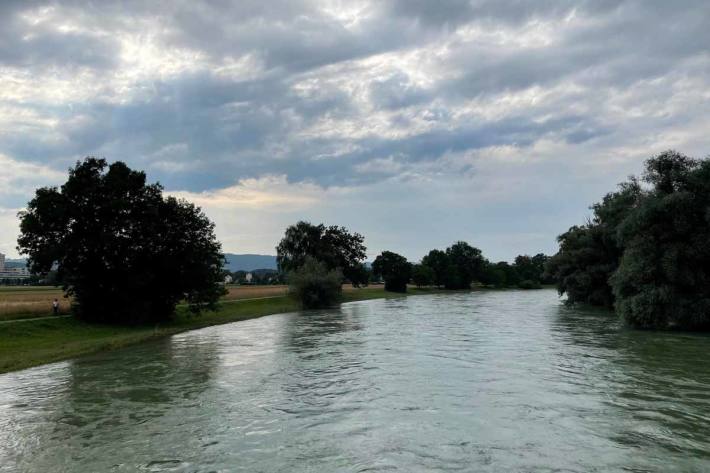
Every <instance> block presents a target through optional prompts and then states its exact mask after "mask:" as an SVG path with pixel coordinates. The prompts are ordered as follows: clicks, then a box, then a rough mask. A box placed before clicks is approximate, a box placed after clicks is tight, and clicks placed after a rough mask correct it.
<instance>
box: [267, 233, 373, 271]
mask: <svg viewBox="0 0 710 473" xmlns="http://www.w3.org/2000/svg"><path fill="white" fill-rule="evenodd" d="M364 241H365V238H364V237H363V236H362V235H360V234H359V233H350V232H349V231H348V229H347V228H345V227H338V226H335V225H332V226H329V227H326V226H325V225H323V224H319V225H313V224H311V223H309V222H304V221H300V222H298V223H296V224H295V225H291V226H289V227H288V228H287V229H286V232H285V234H284V237H283V238H282V239H281V241H280V242H279V244H278V246H277V247H276V261H277V263H278V266H279V269H280V270H281V271H284V272H289V271H293V270H295V269H297V268H300V267H301V266H303V264H304V263H305V261H306V258H307V257H309V256H310V257H312V258H314V259H316V260H317V261H320V262H321V263H323V264H324V265H325V266H326V267H327V268H328V269H340V270H341V271H342V273H343V275H344V276H345V278H347V279H348V280H349V281H351V282H353V284H355V285H358V284H363V283H365V282H366V281H363V280H362V279H363V278H364V274H365V273H364V272H363V268H362V262H363V260H364V259H365V250H366V248H365V245H364Z"/></svg>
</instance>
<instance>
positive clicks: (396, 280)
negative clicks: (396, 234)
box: [372, 251, 412, 292]
mask: <svg viewBox="0 0 710 473" xmlns="http://www.w3.org/2000/svg"><path fill="white" fill-rule="evenodd" d="M372 272H373V273H374V274H376V275H379V276H382V279H384V280H385V291H391V292H407V283H408V282H409V280H410V279H411V277H412V265H411V263H409V262H408V261H407V258H405V257H404V256H401V255H398V254H397V253H393V252H391V251H383V252H382V254H381V255H379V256H378V257H377V258H375V261H374V262H373V263H372Z"/></svg>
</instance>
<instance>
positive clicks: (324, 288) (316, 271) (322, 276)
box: [287, 256, 343, 309]
mask: <svg viewBox="0 0 710 473" xmlns="http://www.w3.org/2000/svg"><path fill="white" fill-rule="evenodd" d="M287 280H288V284H289V291H290V292H291V294H292V295H293V296H294V297H295V298H296V299H297V300H298V301H299V302H300V303H301V306H302V307H303V308H305V309H319V308H324V307H330V306H333V305H334V304H336V303H338V302H339V301H340V299H341V297H342V280H343V274H342V273H341V272H340V270H339V269H329V268H328V266H327V265H326V264H325V263H322V262H320V261H318V260H316V259H315V258H313V257H311V256H306V257H305V259H304V260H303V264H302V265H301V266H299V267H298V268H296V269H294V270H293V271H291V272H289V273H288V277H287Z"/></svg>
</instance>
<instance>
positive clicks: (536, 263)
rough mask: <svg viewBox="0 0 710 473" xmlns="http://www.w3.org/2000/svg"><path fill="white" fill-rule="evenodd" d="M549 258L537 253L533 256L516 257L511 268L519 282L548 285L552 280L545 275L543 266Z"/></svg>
mask: <svg viewBox="0 0 710 473" xmlns="http://www.w3.org/2000/svg"><path fill="white" fill-rule="evenodd" d="M549 259H550V257H549V256H547V255H545V254H543V253H538V254H536V255H535V256H529V255H518V256H516V257H515V263H514V264H513V268H514V270H515V272H516V273H517V276H518V278H519V279H520V280H521V281H526V280H527V281H533V282H535V283H537V285H538V286H539V285H540V284H550V283H552V282H553V280H552V279H551V278H550V276H549V275H546V274H545V264H546V263H547V261H548V260H549Z"/></svg>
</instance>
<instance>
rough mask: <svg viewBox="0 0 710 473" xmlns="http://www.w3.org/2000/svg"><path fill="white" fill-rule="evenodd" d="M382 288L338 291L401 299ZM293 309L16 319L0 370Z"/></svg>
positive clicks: (260, 302) (232, 304) (2, 347)
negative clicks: (160, 319)
mask: <svg viewBox="0 0 710 473" xmlns="http://www.w3.org/2000/svg"><path fill="white" fill-rule="evenodd" d="M409 291H410V292H409V293H407V294H410V295H414V294H430V293H434V292H444V291H438V290H435V289H409ZM407 294H398V293H392V292H386V291H385V290H384V289H382V288H362V289H356V290H349V291H345V292H343V302H352V301H360V300H367V299H378V298H388V297H403V296H406V295H407ZM295 310H299V306H298V304H297V303H296V302H295V301H294V300H293V299H291V298H289V297H288V296H270V297H265V298H258V299H248V300H231V301H224V302H223V303H222V304H221V306H220V308H219V309H218V310H217V311H216V312H205V313H203V314H202V315H199V316H194V315H191V314H190V313H189V312H188V311H187V309H186V308H185V307H179V308H178V310H177V315H176V317H175V319H174V320H173V321H172V322H169V323H165V324H159V325H156V326H150V327H146V326H139V327H114V326H106V325H97V324H89V323H86V322H82V321H79V320H76V319H74V318H73V317H58V318H47V319H42V320H32V321H17V322H16V323H7V324H3V325H2V327H1V328H0V373H6V372H9V371H16V370H20V369H24V368H30V367H32V366H37V365H42V364H45V363H52V362H55V361H61V360H66V359H68V358H74V357H77V356H81V355H87V354H90V353H96V352H100V351H104V350H112V349H116V348H120V347H123V346H126V345H131V344H134V343H139V342H142V341H145V340H150V339H153V338H159V337H165V336H168V335H173V334H176V333H180V332H185V331H187V330H194V329H198V328H202V327H207V326H210V325H219V324H225V323H230V322H237V321H240V320H247V319H253V318H257V317H263V316H265V315H271V314H277V313H281V312H292V311H295Z"/></svg>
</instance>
